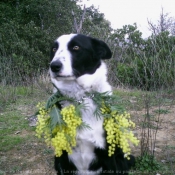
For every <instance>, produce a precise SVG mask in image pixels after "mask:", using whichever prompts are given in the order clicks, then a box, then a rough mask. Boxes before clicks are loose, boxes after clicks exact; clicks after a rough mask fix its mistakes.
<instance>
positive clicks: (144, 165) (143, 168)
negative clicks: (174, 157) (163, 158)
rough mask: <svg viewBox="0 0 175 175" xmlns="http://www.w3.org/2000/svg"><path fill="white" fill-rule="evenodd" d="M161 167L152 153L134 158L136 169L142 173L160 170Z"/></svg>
mask: <svg viewBox="0 0 175 175" xmlns="http://www.w3.org/2000/svg"><path fill="white" fill-rule="evenodd" d="M161 168H162V165H161V163H159V162H158V161H157V160H156V159H155V158H154V157H153V156H152V155H149V154H145V155H143V156H140V157H137V159H136V169H137V170H138V171H140V172H142V173H145V172H147V173H152V172H156V171H160V170H161Z"/></svg>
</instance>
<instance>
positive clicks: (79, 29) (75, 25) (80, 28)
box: [72, 5, 86, 33]
mask: <svg viewBox="0 0 175 175" xmlns="http://www.w3.org/2000/svg"><path fill="white" fill-rule="evenodd" d="M85 14H86V6H85V5H84V11H83V14H82V17H81V19H80V24H79V26H78V24H77V20H76V17H75V14H74V11H73V10H72V16H73V18H74V28H75V30H76V33H80V32H81V30H82V26H83V22H84V17H85Z"/></svg>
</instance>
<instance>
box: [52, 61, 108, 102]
mask: <svg viewBox="0 0 175 175" xmlns="http://www.w3.org/2000/svg"><path fill="white" fill-rule="evenodd" d="M51 80H52V83H53V84H54V85H55V86H56V87H57V88H58V89H59V90H60V92H61V93H62V94H63V95H67V96H69V97H74V98H76V99H81V98H82V97H83V96H85V92H93V91H96V92H107V91H108V92H111V86H110V85H109V83H108V82H107V69H106V65H105V63H103V62H102V64H101V66H100V67H99V68H98V69H97V70H96V72H95V73H94V74H85V75H82V76H81V77H79V78H77V79H73V80H66V79H65V80H59V79H55V78H51ZM56 91H57V89H56V88H55V89H54V92H56Z"/></svg>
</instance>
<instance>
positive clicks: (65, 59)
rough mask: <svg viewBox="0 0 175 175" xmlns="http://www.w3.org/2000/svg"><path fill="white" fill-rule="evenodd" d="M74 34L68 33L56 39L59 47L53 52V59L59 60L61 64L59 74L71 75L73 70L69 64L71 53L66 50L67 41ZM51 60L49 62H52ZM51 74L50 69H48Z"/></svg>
mask: <svg viewBox="0 0 175 175" xmlns="http://www.w3.org/2000/svg"><path fill="white" fill-rule="evenodd" d="M75 35H76V34H70V35H62V36H61V37H59V38H58V39H57V40H56V41H57V42H58V43H59V48H58V50H57V51H56V53H55V56H54V58H53V59H52V62H53V61H56V60H59V61H61V63H62V64H63V67H62V69H61V71H60V72H59V76H70V77H72V76H73V70H72V66H71V59H72V58H71V54H70V52H69V51H68V47H67V43H68V42H69V41H70V40H71V39H72V38H73V37H74V36H75ZM52 62H51V63H52ZM50 74H51V75H52V71H50Z"/></svg>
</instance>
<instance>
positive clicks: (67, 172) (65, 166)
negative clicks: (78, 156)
mask: <svg viewBox="0 0 175 175" xmlns="http://www.w3.org/2000/svg"><path fill="white" fill-rule="evenodd" d="M55 170H56V172H57V175H75V174H76V173H77V168H76V167H75V165H74V164H73V163H72V162H71V161H70V160H69V158H68V154H67V152H66V151H64V152H63V154H62V156H61V157H56V156H55Z"/></svg>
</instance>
